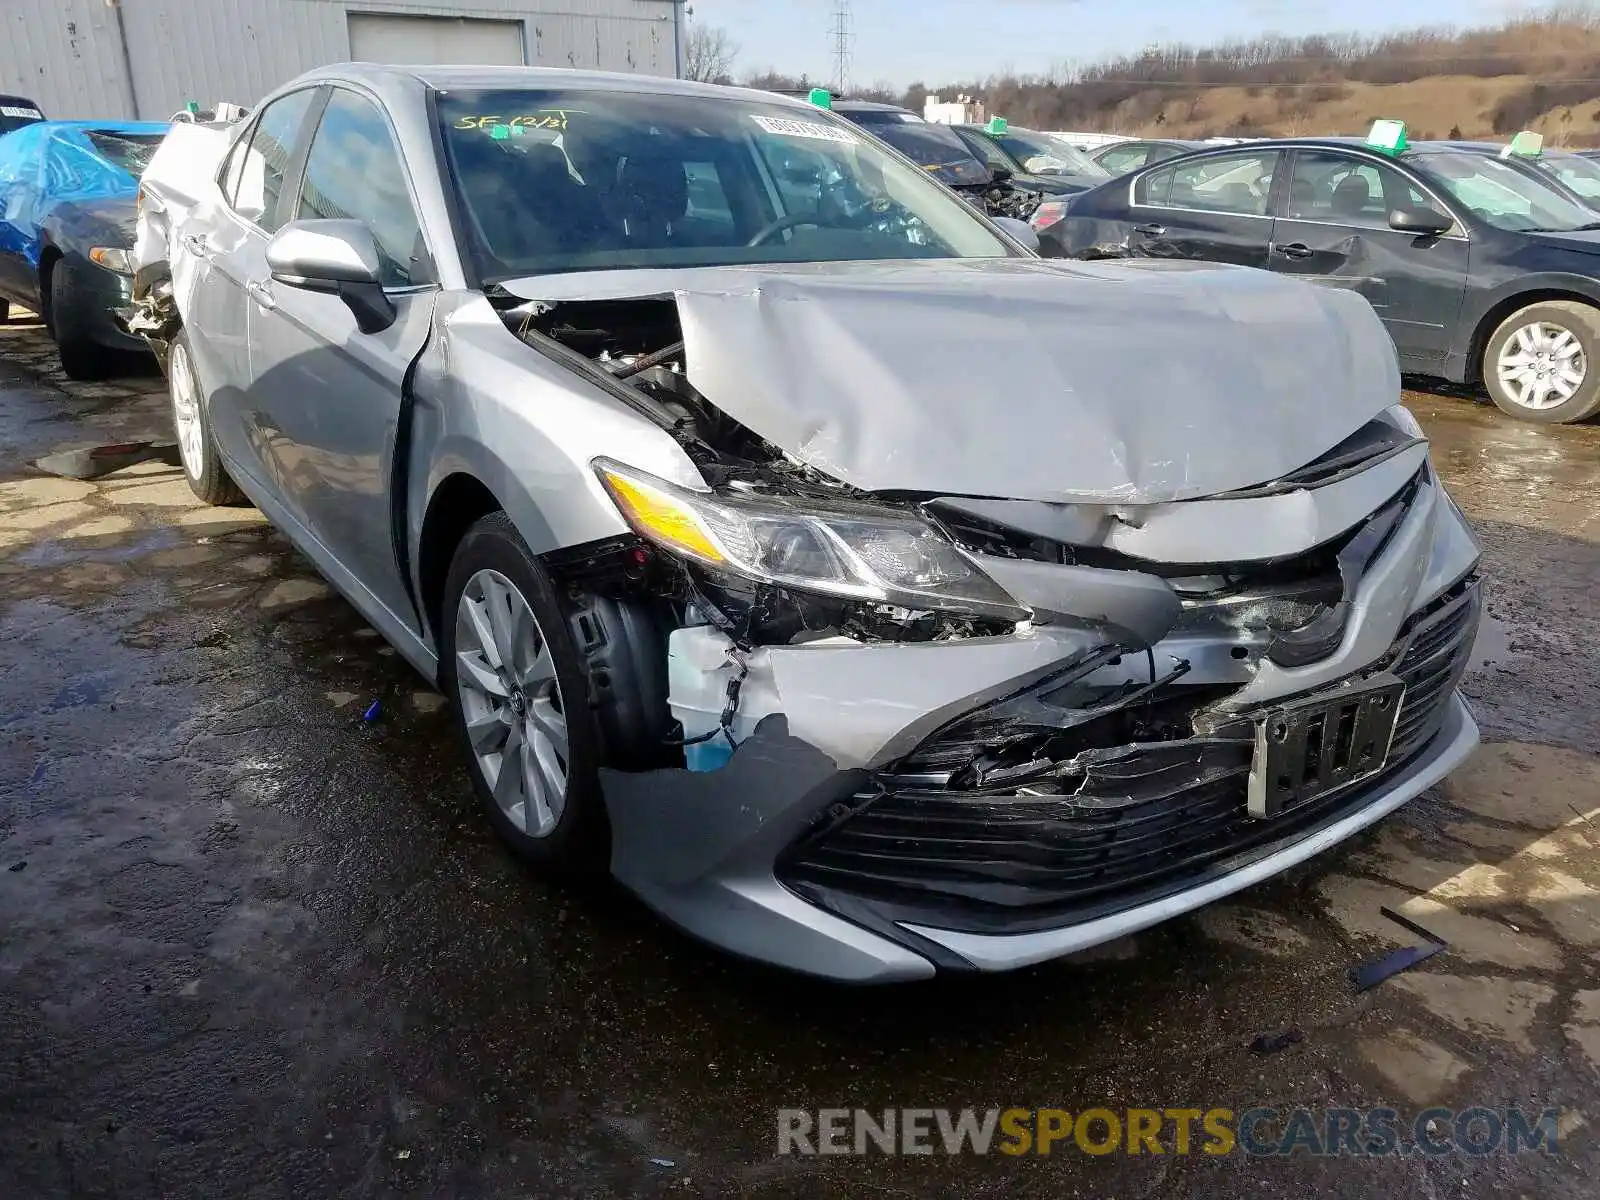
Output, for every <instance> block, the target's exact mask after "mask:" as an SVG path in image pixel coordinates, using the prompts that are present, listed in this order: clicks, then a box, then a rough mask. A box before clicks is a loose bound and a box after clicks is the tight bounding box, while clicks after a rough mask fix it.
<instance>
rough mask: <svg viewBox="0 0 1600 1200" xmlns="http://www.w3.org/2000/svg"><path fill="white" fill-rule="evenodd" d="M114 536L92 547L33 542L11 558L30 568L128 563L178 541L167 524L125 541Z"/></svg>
mask: <svg viewBox="0 0 1600 1200" xmlns="http://www.w3.org/2000/svg"><path fill="white" fill-rule="evenodd" d="M115 536H117V537H118V539H119V540H117V541H115V542H111V543H110V544H108V545H104V546H94V547H83V546H77V545H74V544H73V543H72V542H71V541H59V540H58V541H48V542H35V543H34V544H33V545H31V546H29V547H28V548H27V549H26V550H24V551H22V552H21V553H20V554H16V555H13V556H12V557H13V558H15V560H16V561H17V562H19V563H22V564H23V565H24V566H29V567H60V566H65V565H67V564H68V563H77V562H127V561H129V560H130V559H135V558H142V557H144V556H145V555H146V554H153V553H155V551H157V550H170V549H171V548H172V547H174V546H176V545H178V543H179V542H180V540H181V539H180V537H179V536H178V530H177V529H175V528H174V527H172V526H170V525H163V526H162V527H161V528H159V529H152V530H150V531H149V532H148V533H144V534H141V535H139V536H138V537H134V538H130V539H128V540H126V541H123V540H120V539H121V535H120V534H118V535H115Z"/></svg>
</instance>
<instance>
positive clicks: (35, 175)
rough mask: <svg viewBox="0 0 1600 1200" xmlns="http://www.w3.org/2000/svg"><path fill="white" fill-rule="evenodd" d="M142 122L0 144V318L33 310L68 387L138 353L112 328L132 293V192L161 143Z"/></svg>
mask: <svg viewBox="0 0 1600 1200" xmlns="http://www.w3.org/2000/svg"><path fill="white" fill-rule="evenodd" d="M166 132H167V126H166V125H164V124H160V123H157V122H150V121H34V122H31V123H29V124H26V125H24V126H23V127H22V128H20V129H18V130H16V131H15V132H13V133H8V134H6V135H5V136H4V137H0V317H3V316H4V315H5V310H6V309H8V308H9V306H10V305H12V304H20V305H22V306H24V307H26V308H31V309H32V310H33V311H34V312H37V313H38V314H39V316H40V317H41V318H43V320H44V323H45V325H46V327H47V328H48V329H49V330H50V335H51V337H53V338H54V339H55V343H56V349H57V352H58V353H59V354H60V357H61V369H62V370H63V371H64V372H66V374H67V376H68V377H69V378H72V379H99V378H102V377H103V376H104V375H106V374H107V373H108V372H109V371H110V370H111V368H112V367H113V366H114V365H115V363H116V360H115V358H114V357H113V354H114V352H116V351H119V350H120V351H134V352H137V353H143V352H144V349H145V346H144V343H143V342H142V341H140V340H139V339H138V338H136V337H131V336H130V335H129V334H127V333H126V332H125V331H124V330H123V329H122V328H121V327H120V326H119V325H118V324H117V322H116V319H115V317H114V316H113V313H114V311H115V310H116V309H117V308H118V307H119V306H121V305H123V304H126V303H127V302H128V300H129V299H130V297H131V294H132V276H133V269H132V257H131V251H132V249H133V231H134V194H135V191H136V190H137V187H138V184H137V180H138V176H139V173H140V172H141V171H142V170H144V166H145V163H146V162H148V161H149V158H150V156H151V154H153V153H154V152H155V149H156V147H157V146H158V145H159V144H160V142H161V139H162V138H163V137H164V136H165V135H166Z"/></svg>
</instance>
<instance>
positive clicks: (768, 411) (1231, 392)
mask: <svg viewBox="0 0 1600 1200" xmlns="http://www.w3.org/2000/svg"><path fill="white" fill-rule="evenodd" d="M505 287H506V290H507V291H509V292H511V293H512V294H514V295H517V296H521V297H524V298H527V299H536V300H550V301H560V300H582V299H597V300H598V299H618V298H624V297H628V296H641V297H642V296H651V295H656V296H659V295H668V294H670V295H673V296H674V297H675V299H676V301H677V306H678V311H679V316H680V318H681V320H682V324H683V335H684V341H685V343H686V348H685V360H686V363H687V370H688V375H689V378H690V380H691V382H693V383H694V385H695V386H696V387H697V388H699V389H700V391H701V392H702V393H703V394H704V395H705V396H706V398H707V399H708V400H710V401H711V402H712V403H713V404H715V405H716V406H717V407H718V408H720V409H721V410H722V411H724V412H726V413H727V414H728V415H729V416H732V417H734V418H735V419H736V420H738V421H739V422H741V423H742V424H744V425H745V426H746V427H748V428H749V429H751V430H753V431H754V432H755V433H757V434H759V435H761V436H762V437H764V438H766V439H767V440H768V441H770V442H772V443H773V444H775V445H777V446H779V447H780V448H782V449H783V450H786V451H788V452H789V453H790V454H792V455H794V456H795V457H796V458H798V459H800V460H801V461H803V462H805V463H806V464H808V465H810V466H812V467H815V468H816V469H817V470H819V471H823V472H825V473H827V474H829V475H832V476H834V477H835V478H838V479H840V480H843V481H844V482H846V483H849V484H852V485H854V486H856V487H860V488H864V489H867V490H871V491H886V490H905V491H914V492H936V493H942V494H947V495H948V494H962V495H969V496H993V497H1010V498H1016V499H1028V500H1044V501H1057V502H1072V501H1083V500H1098V501H1113V502H1121V503H1126V504H1149V503H1159V502H1163V501H1169V500H1180V499H1186V498H1190V497H1195V496H1205V495H1211V494H1215V493H1217V492H1224V491H1230V490H1232V489H1235V488H1240V487H1247V486H1250V485H1252V484H1258V483H1263V482H1266V481H1267V480H1270V479H1274V478H1277V477H1278V476H1280V475H1284V474H1287V473H1288V472H1290V471H1292V470H1294V469H1295V468H1297V467H1300V466H1303V465H1305V464H1306V463H1307V462H1309V461H1310V460H1312V459H1313V458H1315V457H1317V456H1318V455H1319V454H1321V453H1323V452H1324V451H1326V450H1328V449H1330V448H1332V447H1333V446H1334V445H1336V444H1337V443H1338V442H1340V441H1341V440H1343V439H1344V438H1345V437H1346V436H1348V435H1349V434H1350V433H1352V432H1353V431H1354V430H1356V429H1357V428H1359V427H1360V426H1361V425H1362V424H1364V423H1365V422H1366V421H1368V420H1370V419H1371V418H1372V417H1374V416H1376V415H1377V414H1378V413H1379V412H1381V411H1382V410H1383V409H1385V408H1387V407H1389V406H1390V405H1392V404H1394V403H1396V401H1397V400H1398V398H1399V390H1400V383H1399V375H1398V372H1397V370H1396V366H1395V353H1394V347H1393V344H1392V343H1391V341H1390V340H1389V336H1388V334H1387V333H1386V332H1385V330H1384V328H1383V326H1382V324H1381V323H1380V322H1379V321H1378V319H1377V317H1376V316H1375V315H1374V314H1373V312H1372V309H1371V307H1370V306H1369V305H1368V304H1367V302H1366V300H1364V299H1363V298H1361V297H1360V296H1358V295H1356V294H1354V293H1349V292H1339V291H1334V290H1331V289H1325V288H1317V287H1314V286H1312V285H1308V284H1304V283H1300V282H1296V281H1293V280H1289V279H1283V278H1279V277H1276V276H1273V275H1271V274H1268V273H1267V272H1265V271H1254V270H1244V269H1238V268H1228V267H1218V266H1214V265H1210V264H1200V263H1164V262H1152V261H1140V260H1127V261H1116V262H1094V263H1082V262H1065V261H1059V260H1057V261H1045V260H1037V259H983V260H980V259H966V260H949V259H938V260H913V261H905V262H864V263H824V264H804V265H799V266H789V265H776V266H766V265H763V266H759V267H745V266H739V267H716V268H697V269H690V270H650V271H622V272H603V273H599V272H597V273H589V274H584V275H566V276H555V277H545V278H539V279H531V278H530V279H523V280H519V281H515V282H513V283H510V284H507V285H505Z"/></svg>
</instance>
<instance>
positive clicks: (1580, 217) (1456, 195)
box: [1415, 151, 1595, 233]
mask: <svg viewBox="0 0 1600 1200" xmlns="http://www.w3.org/2000/svg"><path fill="white" fill-rule="evenodd" d="M1415 161H1416V165H1417V166H1418V167H1419V168H1421V169H1422V170H1423V171H1424V172H1425V173H1426V174H1427V175H1428V176H1429V178H1430V179H1432V180H1433V181H1434V182H1435V183H1437V184H1438V185H1439V186H1440V187H1442V188H1443V189H1444V190H1445V191H1446V192H1447V193H1449V195H1450V198H1451V199H1452V200H1455V201H1456V202H1457V203H1459V204H1461V205H1462V206H1463V207H1465V208H1469V209H1471V210H1472V212H1473V214H1474V215H1475V216H1476V217H1478V219H1479V220H1482V221H1486V222H1487V223H1489V224H1490V225H1493V226H1494V227H1495V228H1496V229H1508V230H1513V231H1518V232H1528V231H1531V230H1540V231H1546V232H1552V233H1561V232H1568V231H1570V230H1574V229H1581V228H1583V227H1584V226H1585V225H1588V224H1590V223H1592V222H1593V221H1594V219H1595V214H1594V213H1593V212H1591V211H1590V210H1589V209H1587V208H1584V207H1583V206H1582V205H1581V204H1576V203H1574V202H1573V201H1571V200H1569V199H1567V197H1566V196H1564V195H1562V194H1561V193H1560V192H1558V191H1556V189H1555V188H1554V187H1553V186H1551V185H1548V184H1545V183H1542V182H1541V181H1540V180H1539V178H1538V176H1536V175H1530V174H1524V173H1523V172H1522V171H1519V170H1517V168H1515V167H1512V166H1508V165H1506V164H1505V163H1503V162H1501V161H1500V160H1499V159H1497V158H1489V157H1486V156H1485V155H1482V154H1472V153H1469V152H1466V151H1445V152H1440V153H1435V154H1422V155H1418V156H1417V157H1416V160H1415Z"/></svg>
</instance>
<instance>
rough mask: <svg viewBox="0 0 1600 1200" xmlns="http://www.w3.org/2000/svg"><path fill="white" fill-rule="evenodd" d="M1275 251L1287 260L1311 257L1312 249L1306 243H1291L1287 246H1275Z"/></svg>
mask: <svg viewBox="0 0 1600 1200" xmlns="http://www.w3.org/2000/svg"><path fill="white" fill-rule="evenodd" d="M1273 249H1275V250H1276V251H1277V252H1278V253H1279V254H1281V255H1283V256H1284V257H1285V258H1310V257H1311V247H1310V246H1308V245H1306V244H1305V243H1304V242H1290V243H1289V244H1288V245H1287V246H1274V247H1273Z"/></svg>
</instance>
